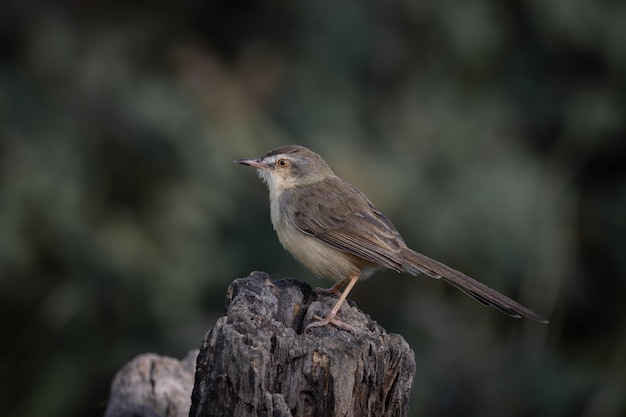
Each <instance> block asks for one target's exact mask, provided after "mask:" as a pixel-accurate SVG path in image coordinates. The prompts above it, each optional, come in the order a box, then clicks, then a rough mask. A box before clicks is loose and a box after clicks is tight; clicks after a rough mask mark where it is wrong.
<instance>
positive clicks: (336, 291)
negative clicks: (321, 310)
mask: <svg viewBox="0 0 626 417" xmlns="http://www.w3.org/2000/svg"><path fill="white" fill-rule="evenodd" d="M348 279H349V278H344V279H342V280H341V281H339V282H338V283H336V284H335V285H333V286H332V287H330V288H319V287H318V288H316V289H315V292H318V293H322V294H326V295H330V294H335V295H336V296H337V297H340V296H341V287H343V286H344V285H346V283H347V282H348Z"/></svg>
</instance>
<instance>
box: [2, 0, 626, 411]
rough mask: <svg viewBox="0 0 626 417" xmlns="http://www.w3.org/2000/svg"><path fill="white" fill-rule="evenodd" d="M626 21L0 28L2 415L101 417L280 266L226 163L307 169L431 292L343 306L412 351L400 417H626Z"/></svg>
mask: <svg viewBox="0 0 626 417" xmlns="http://www.w3.org/2000/svg"><path fill="white" fill-rule="evenodd" d="M625 114H626V3H624V2H617V1H608V0H605V1H599V0H573V1H572V0H551V1H542V0H531V1H519V0H513V1H507V2H503V1H499V0H469V1H462V2H461V1H450V0H444V1H435V0H415V1H400V0H393V1H367V2H357V1H346V2H337V1H334V2H333V1H325V0H312V1H302V2H280V1H241V0H240V1H224V0H222V1H211V0H206V1H198V0H195V1H194V0H183V1H154V2H138V1H131V2H128V1H91V2H80V1H55V2H46V1H39V2H38V1H26V2H24V1H18V0H7V1H3V2H1V3H0V326H1V328H2V335H3V337H2V343H1V344H0V386H1V389H0V415H3V416H11V417H29V416H100V415H102V414H103V412H104V407H105V405H106V400H107V396H108V389H109V384H110V382H111V379H112V378H113V376H114V374H115V372H116V371H117V370H118V369H119V368H120V367H121V366H122V365H123V364H124V363H125V362H126V361H128V360H130V359H131V358H132V357H133V356H135V355H137V354H139V353H143V352H157V353H160V354H165V355H170V356H174V357H182V356H184V354H185V353H186V352H187V351H188V350H189V349H192V348H195V347H198V346H199V344H200V341H201V339H202V337H203V336H204V334H205V332H206V331H207V330H208V329H209V328H210V327H211V326H213V324H214V323H215V320H216V319H217V317H219V315H220V314H221V312H222V307H223V303H224V297H225V293H226V289H227V286H228V284H229V283H230V282H231V281H232V280H233V279H234V278H236V277H241V276H246V275H247V274H248V273H249V272H250V271H253V270H264V271H267V272H268V273H270V274H271V275H272V276H273V277H274V278H283V277H298V278H301V279H305V280H307V281H308V282H310V283H311V284H312V285H328V283H325V282H319V281H318V280H317V279H316V278H314V277H313V276H312V275H311V274H310V273H309V272H308V271H306V270H304V269H303V268H302V267H301V266H300V265H298V264H297V263H296V262H295V261H294V260H292V259H291V257H290V256H289V255H288V254H287V253H286V252H284V251H283V249H282V248H281V247H280V244H279V243H278V241H277V239H276V237H275V235H274V232H273V230H272V228H271V225H270V222H269V216H268V210H269V208H268V204H267V191H266V189H265V187H264V186H263V185H262V184H261V182H260V181H259V180H258V178H256V175H255V173H254V172H253V171H252V170H251V169H248V168H245V167H242V166H237V165H234V164H233V163H232V162H230V159H237V158H241V157H256V156H261V155H262V154H264V153H265V152H266V151H268V150H270V149H272V148H274V147H276V146H279V145H284V144H289V143H298V144H302V145H305V146H308V147H311V148H312V149H314V150H315V151H317V152H319V153H320V154H322V156H323V157H324V158H325V159H326V160H327V161H328V162H329V163H330V164H331V166H332V167H333V168H334V169H335V171H336V173H337V174H338V175H340V176H341V177H343V178H345V179H347V180H348V181H350V182H352V183H354V184H355V185H357V186H358V187H359V188H361V189H362V190H363V191H364V192H365V193H366V194H367V195H368V196H369V197H370V198H371V199H372V201H373V202H374V203H375V204H376V205H377V207H378V208H379V209H381V210H382V211H383V212H385V213H386V214H387V215H388V217H390V218H391V219H392V221H393V222H394V223H395V224H396V226H397V227H398V229H399V230H401V231H402V233H403V235H404V238H405V240H406V241H407V243H408V244H409V245H410V246H411V247H413V248H414V249H416V250H418V251H421V252H423V253H425V254H428V255H430V256H432V257H435V258H437V259H439V260H441V261H443V262H445V263H447V264H449V265H451V266H453V267H456V268H458V269H460V270H462V271H465V272H466V273H468V274H469V275H471V276H474V277H476V278H479V279H480V280H482V281H483V282H485V283H487V284H489V285H491V286H493V287H495V288H497V289H499V290H501V291H502V292H505V293H506V294H509V295H511V296H512V297H514V298H516V299H518V300H519V301H521V302H522V303H523V304H526V305H528V306H529V307H531V308H532V309H534V310H536V311H537V312H539V313H541V314H543V315H545V316H546V317H547V318H549V319H550V320H551V323H550V325H548V326H543V325H539V324H536V323H533V322H530V321H524V320H515V319H511V318H508V317H506V316H503V315H501V314H499V313H497V312H496V311H495V310H491V309H485V308H483V307H481V306H480V305H479V304H477V303H475V302H473V301H472V300H470V299H469V298H467V297H466V296H464V295H463V294H461V293H459V292H458V291H456V290H455V289H451V288H448V287H446V286H445V285H444V284H443V283H440V282H436V281H434V280H431V279H427V278H419V279H418V278H413V277H411V276H408V275H397V274H395V273H382V272H381V273H378V274H377V275H375V276H374V277H373V278H372V279H370V280H367V281H365V282H362V283H360V284H359V285H358V286H357V287H356V289H355V290H354V292H353V293H352V295H351V297H350V298H351V299H352V300H354V301H356V302H357V304H358V305H359V307H360V308H361V309H363V310H364V311H366V312H367V313H369V314H370V315H371V316H372V317H373V318H374V319H375V320H377V321H378V322H379V323H380V324H382V325H383V326H384V327H386V328H387V329H388V331H390V332H396V333H400V334H402V335H403V336H404V337H405V338H406V339H407V340H408V342H409V343H410V345H411V346H412V348H413V349H414V350H415V355H416V361H417V366H418V367H417V369H418V371H417V374H416V377H415V383H414V389H413V394H412V400H411V402H412V404H411V411H410V415H411V416H479V415H480V416H594V417H595V416H624V415H626V308H625V306H624V295H625V292H626V282H625V277H626V143H625V139H626V138H625V128H624V126H625V123H624V120H625V119H624V116H625Z"/></svg>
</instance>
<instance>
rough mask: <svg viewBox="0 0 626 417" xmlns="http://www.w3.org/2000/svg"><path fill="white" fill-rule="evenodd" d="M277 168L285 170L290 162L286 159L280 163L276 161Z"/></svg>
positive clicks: (280, 160) (281, 159)
mask: <svg viewBox="0 0 626 417" xmlns="http://www.w3.org/2000/svg"><path fill="white" fill-rule="evenodd" d="M276 166H278V167H279V168H285V167H287V166H289V160H288V159H285V158H280V159H279V160H278V161H276Z"/></svg>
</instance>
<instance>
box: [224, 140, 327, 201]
mask: <svg viewBox="0 0 626 417" xmlns="http://www.w3.org/2000/svg"><path fill="white" fill-rule="evenodd" d="M234 162H236V163H238V164H242V165H248V166H251V167H254V168H256V169H257V173H258V174H259V177H261V178H262V179H263V181H264V182H265V183H266V184H267V186H268V188H269V190H270V193H271V194H275V195H278V194H280V193H282V192H283V191H284V190H285V189H287V188H290V187H295V186H299V185H306V184H311V183H315V182H319V181H322V180H323V179H324V178H327V177H329V176H334V175H335V174H334V173H333V171H332V170H331V169H330V167H329V166H328V164H327V163H326V162H325V161H324V160H323V159H322V157H321V156H319V155H318V154H316V153H315V152H313V151H311V150H310V149H307V148H305V147H304V146H299V145H287V146H281V147H280V148H276V149H274V150H272V151H269V152H268V153H266V154H265V155H264V156H263V157H262V158H256V159H239V160H236V161H234Z"/></svg>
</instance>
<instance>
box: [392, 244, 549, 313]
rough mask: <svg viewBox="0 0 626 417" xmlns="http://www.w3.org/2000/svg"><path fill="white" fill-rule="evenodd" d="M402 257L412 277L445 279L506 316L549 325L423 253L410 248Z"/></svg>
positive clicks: (486, 287) (517, 304)
mask: <svg viewBox="0 0 626 417" xmlns="http://www.w3.org/2000/svg"><path fill="white" fill-rule="evenodd" d="M402 255H403V257H404V260H405V262H404V269H405V270H406V272H408V273H410V274H412V275H418V274H420V273H422V274H426V275H428V276H430V277H432V278H436V279H443V280H444V281H446V282H447V283H449V284H452V285H454V286H455V287H457V288H458V289H459V290H461V291H463V292H465V293H466V294H467V295H469V296H471V297H473V298H474V299H476V300H477V301H478V302H480V303H481V304H484V305H488V306H491V307H494V308H496V309H498V310H499V311H501V312H502V313H504V314H506V315H509V316H512V317H517V318H520V317H526V318H529V319H532V320H535V321H538V322H540V323H548V320H546V319H544V318H543V317H541V316H540V315H539V314H537V313H535V312H534V311H532V310H530V309H528V308H526V307H524V306H523V305H521V304H519V303H518V302H516V301H514V300H512V299H510V298H509V297H507V296H506V295H504V294H501V293H499V292H498V291H496V290H494V289H492V288H489V287H488V286H486V285H485V284H483V283H481V282H478V281H476V280H475V279H473V278H470V277H468V276H467V275H465V274H463V273H462V272H459V271H457V270H455V269H452V268H450V267H448V266H446V265H444V264H442V263H441V262H437V261H436V260H434V259H431V258H429V257H428V256H425V255H422V254H421V253H418V252H415V251H413V250H411V249H408V248H407V249H405V250H403V252H402Z"/></svg>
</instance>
